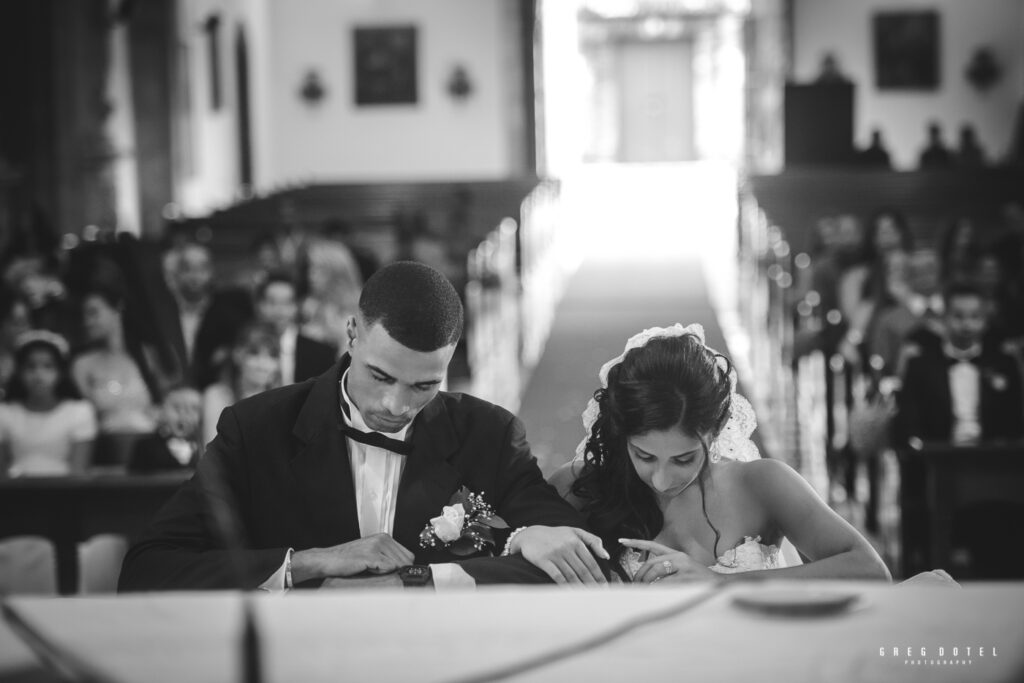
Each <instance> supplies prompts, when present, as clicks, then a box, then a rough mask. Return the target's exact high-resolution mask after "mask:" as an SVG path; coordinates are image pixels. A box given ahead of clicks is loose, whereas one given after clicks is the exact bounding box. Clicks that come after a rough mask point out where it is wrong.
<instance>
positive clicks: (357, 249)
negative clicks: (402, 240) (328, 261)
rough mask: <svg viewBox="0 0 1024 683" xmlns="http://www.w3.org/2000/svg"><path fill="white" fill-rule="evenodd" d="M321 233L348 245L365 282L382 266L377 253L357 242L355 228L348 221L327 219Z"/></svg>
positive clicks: (329, 238)
mask: <svg viewBox="0 0 1024 683" xmlns="http://www.w3.org/2000/svg"><path fill="white" fill-rule="evenodd" d="M320 235H321V236H322V237H323V238H324V239H326V240H333V241H335V242H341V243H342V244H344V245H345V246H346V247H348V249H349V251H350V252H352V258H354V259H355V262H356V265H357V266H359V275H360V276H361V278H362V281H363V282H366V281H367V280H369V279H370V276H371V275H373V274H374V273H375V272H376V271H377V269H378V268H380V262H379V259H378V258H377V256H376V254H374V253H373V252H372V251H370V250H368V249H366V248H363V247H361V246H359V245H358V244H357V243H355V242H356V239H355V235H354V234H353V228H352V225H351V224H350V223H349V222H348V221H346V220H342V219H340V218H332V219H329V220H326V221H324V224H323V226H322V227H321V229H320Z"/></svg>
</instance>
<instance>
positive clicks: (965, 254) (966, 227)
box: [939, 216, 981, 285]
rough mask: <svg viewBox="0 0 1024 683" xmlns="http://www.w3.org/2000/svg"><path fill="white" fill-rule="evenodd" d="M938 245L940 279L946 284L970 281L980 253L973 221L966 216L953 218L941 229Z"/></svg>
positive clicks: (978, 240)
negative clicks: (940, 269) (940, 268)
mask: <svg viewBox="0 0 1024 683" xmlns="http://www.w3.org/2000/svg"><path fill="white" fill-rule="evenodd" d="M939 245H940V246H939V249H940V251H939V259H940V261H941V266H942V281H943V282H944V283H945V284H946V285H952V284H956V283H963V282H970V281H972V280H973V279H974V275H975V271H976V269H977V266H978V255H979V254H980V253H981V240H980V238H979V236H978V229H977V227H976V226H975V225H974V221H972V220H971V219H970V218H968V217H967V216H960V217H958V218H955V219H954V220H953V221H952V222H951V223H950V224H949V225H948V226H947V227H946V229H945V230H944V231H943V233H942V237H941V239H940V241H939Z"/></svg>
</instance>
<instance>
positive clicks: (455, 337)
mask: <svg viewBox="0 0 1024 683" xmlns="http://www.w3.org/2000/svg"><path fill="white" fill-rule="evenodd" d="M359 312H360V313H361V314H362V316H363V322H364V323H365V324H366V326H367V327H368V328H369V327H372V326H373V325H374V324H375V323H380V324H381V325H383V326H384V330H385V331H386V332H387V333H388V334H389V335H390V336H391V338H392V339H394V340H395V341H397V342H398V343H399V344H401V345H402V346H405V347H408V348H410V349H412V350H413V351H435V350H437V349H439V348H441V347H443V346H448V345H450V344H455V343H456V342H458V341H459V338H460V337H461V336H462V322H463V312H462V301H461V300H460V299H459V294H458V292H456V291H455V287H453V286H452V283H451V282H449V281H448V278H446V277H445V276H444V275H442V274H441V273H440V272H438V271H437V270H434V269H433V268H431V267H430V266H427V265H424V264H422V263H416V262H414V261H396V262H394V263H391V264H389V265H387V266H384V267H383V268H381V269H380V270H378V271H377V272H376V273H374V274H373V275H372V276H371V277H370V279H369V280H367V281H366V284H365V285H363V291H362V294H361V295H360V296H359Z"/></svg>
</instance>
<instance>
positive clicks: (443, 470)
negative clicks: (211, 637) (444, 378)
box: [119, 356, 583, 591]
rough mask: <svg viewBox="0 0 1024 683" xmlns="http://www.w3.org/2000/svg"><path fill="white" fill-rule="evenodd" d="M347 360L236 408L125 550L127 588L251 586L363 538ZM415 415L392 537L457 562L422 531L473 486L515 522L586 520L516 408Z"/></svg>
mask: <svg viewBox="0 0 1024 683" xmlns="http://www.w3.org/2000/svg"><path fill="white" fill-rule="evenodd" d="M348 361H349V359H348V356H345V357H343V358H342V360H341V361H340V362H338V363H337V364H336V365H334V366H333V367H332V368H331V369H330V371H329V372H327V373H325V374H323V375H321V376H320V377H319V378H317V379H316V380H312V381H308V382H304V383H302V384H294V385H290V386H287V387H283V388H281V389H276V390H274V391H270V392H267V393H265V394H260V395H258V396H254V397H252V398H249V399H246V400H244V401H241V402H239V403H238V404H236V405H234V406H232V407H231V408H228V409H226V410H225V411H224V413H223V414H222V416H221V419H220V422H219V423H218V426H217V437H216V438H215V439H214V440H213V441H212V442H211V443H210V446H209V448H208V449H207V452H206V454H205V455H204V457H203V458H202V459H201V460H200V464H199V469H198V472H197V474H196V476H195V477H193V478H192V479H191V480H190V481H189V482H187V483H186V484H185V485H184V486H183V487H182V489H181V490H180V491H179V492H178V493H177V494H176V495H175V496H174V497H173V498H172V499H171V500H170V501H169V502H168V504H167V505H166V506H165V507H164V508H163V509H162V510H161V511H160V512H159V513H158V514H157V516H156V518H155V519H154V521H153V523H152V525H151V529H150V531H149V533H148V535H147V537H146V538H145V539H143V540H142V541H141V542H140V543H138V544H136V545H135V546H134V547H133V548H132V549H131V550H130V551H129V552H128V555H127V556H126V557H125V561H124V565H123V568H122V572H121V578H120V583H119V590H121V591H132V590H164V589H195V588H228V587H238V586H239V585H240V584H241V586H242V587H244V588H254V587H257V586H259V585H260V584H261V583H263V582H264V581H265V580H266V579H268V578H269V577H270V576H271V575H272V574H273V573H274V572H275V571H276V570H277V569H278V568H279V567H280V566H281V565H282V563H283V562H284V558H285V553H286V551H287V548H289V547H292V548H294V549H295V550H296V551H298V550H304V549H307V548H316V547H319V548H326V547H331V546H335V545H338V544H340V543H345V542H348V541H353V540H355V539H358V538H359V537H360V532H359V522H358V515H357V512H356V505H355V495H354V488H353V482H352V471H351V467H350V465H349V458H348V452H347V445H346V439H345V436H344V434H343V433H342V431H341V429H340V427H341V425H342V418H341V409H340V401H341V398H340V394H339V380H340V378H341V376H342V374H343V372H344V371H345V368H346V367H347V365H348ZM412 424H413V426H412V430H413V431H412V439H411V440H412V443H413V452H412V454H411V455H409V456H407V457H408V460H407V462H406V465H405V470H404V472H403V475H402V480H401V484H400V486H399V490H398V496H397V504H396V511H395V522H394V528H393V534H392V535H393V537H394V538H395V540H396V541H397V542H398V543H400V544H401V545H403V546H404V547H406V548H408V549H409V550H410V551H412V552H413V553H415V555H416V562H417V563H436V562H451V561H456V560H457V559H458V558H456V557H454V556H453V555H450V554H449V553H447V552H446V551H444V550H424V549H422V548H420V546H419V534H420V532H421V531H422V530H423V528H424V526H425V525H426V524H427V523H428V522H429V521H430V519H431V518H432V517H436V516H438V515H440V514H441V511H442V508H443V507H444V506H445V505H447V504H448V503H449V502H450V499H451V497H452V495H453V494H454V493H455V492H456V491H458V490H459V489H460V488H461V487H462V486H466V487H467V488H469V489H470V490H471V491H472V492H474V493H478V494H483V495H484V497H485V500H486V501H487V502H488V503H490V504H491V505H492V506H493V507H494V508H495V510H496V512H497V514H498V515H500V516H501V517H503V518H504V519H505V521H506V522H508V524H509V526H510V527H511V528H513V529H514V528H518V527H520V526H530V525H534V524H544V525H550V526H574V527H581V528H582V527H583V519H582V517H581V516H580V514H579V513H578V512H577V511H576V510H575V509H573V507H572V506H571V505H570V504H569V503H567V502H566V501H565V500H563V499H562V498H561V497H560V496H559V495H558V493H557V492H556V491H555V489H554V488H552V487H551V486H550V485H549V484H548V483H547V482H546V481H545V480H544V477H543V475H542V474H541V471H540V469H539V468H538V467H537V464H536V460H535V459H534V457H533V456H532V455H531V453H530V450H529V446H528V444H527V442H526V438H525V434H524V430H523V426H522V423H521V422H520V421H519V420H518V419H517V418H516V417H515V416H513V415H512V414H511V413H509V412H508V411H506V410H504V409H502V408H499V407H497V406H494V405H492V404H490V403H487V402H485V401H481V400H480V399H477V398H473V397H471V396H466V395H462V394H450V393H446V392H441V393H440V394H438V395H437V396H436V397H435V398H434V399H433V400H432V401H431V402H430V403H428V404H427V405H426V406H425V407H424V408H423V410H422V411H421V412H420V414H419V415H417V416H416V419H415V420H414V422H413V423H412ZM210 490H213V491H215V492H216V493H215V494H214V495H216V496H218V498H223V499H230V500H233V501H234V505H233V509H234V510H235V512H236V514H235V515H234V518H235V519H234V520H233V524H235V525H237V526H238V530H237V533H238V538H239V539H240V543H241V546H242V547H243V548H244V550H242V551H241V552H240V556H239V557H237V558H236V559H237V560H239V562H238V565H239V567H240V572H241V574H242V576H239V575H238V574H239V572H238V571H236V570H235V569H233V565H232V557H231V553H230V552H229V551H228V550H227V549H226V548H225V544H224V543H223V542H222V540H221V534H219V533H218V532H217V529H218V528H222V527H217V525H216V524H215V523H214V521H213V519H212V518H211V514H210V506H209V502H210V500H211V498H210V497H209V496H210V494H209V493H208V492H209V491H210ZM500 542H501V541H499V543H500ZM497 550H498V551H499V552H500V550H501V548H500V547H499V548H497ZM458 561H459V563H460V564H461V566H462V568H463V569H464V570H465V571H466V572H467V573H468V574H469V575H470V576H472V577H473V578H474V579H475V580H476V581H477V583H506V582H516V583H531V582H532V583H538V582H548V581H549V579H548V577H547V575H546V574H545V573H544V572H542V571H541V570H540V569H537V568H536V567H534V566H533V565H532V564H530V563H529V562H527V561H526V560H524V559H522V558H521V557H518V556H517V557H506V558H501V557H479V558H472V559H462V560H458ZM310 583H317V584H318V583H319V581H317V582H310Z"/></svg>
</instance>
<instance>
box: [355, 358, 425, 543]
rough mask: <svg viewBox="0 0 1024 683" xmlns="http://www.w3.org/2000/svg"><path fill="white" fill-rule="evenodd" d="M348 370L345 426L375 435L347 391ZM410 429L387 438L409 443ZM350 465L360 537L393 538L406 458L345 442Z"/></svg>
mask: <svg viewBox="0 0 1024 683" xmlns="http://www.w3.org/2000/svg"><path fill="white" fill-rule="evenodd" d="M346 380H348V370H346V371H345V374H344V375H342V376H341V404H342V405H341V416H342V419H344V420H345V424H347V425H348V426H349V427H354V428H355V429H358V430H359V431H361V432H370V431H373V430H372V429H370V428H369V427H367V426H366V422H365V421H364V420H363V416H362V414H361V413H360V412H359V409H358V408H356V406H355V404H354V403H352V399H351V398H349V395H348V390H346V389H345V385H346V383H347V382H346ZM408 431H409V425H406V426H405V427H404V428H403V429H402V430H400V431H398V432H395V433H394V434H384V436H387V437H389V438H392V439H397V440H398V441H405V437H406V434H407V432H408ZM345 442H346V445H347V446H348V461H349V465H350V466H351V467H352V484H353V485H354V487H355V493H356V512H357V514H358V515H359V535H360V536H362V537H363V538H365V537H367V536H373V535H374V534H388V535H390V534H391V533H392V532H393V530H394V528H395V505H396V503H397V502H398V484H399V482H401V480H402V471H403V470H405V456H404V455H399V454H398V453H392V452H391V451H389V450H385V449H383V448H379V447H377V446H370V445H368V444H365V443H362V442H361V441H356V440H355V439H349V438H347V437H346V439H345Z"/></svg>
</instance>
